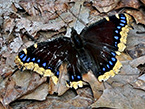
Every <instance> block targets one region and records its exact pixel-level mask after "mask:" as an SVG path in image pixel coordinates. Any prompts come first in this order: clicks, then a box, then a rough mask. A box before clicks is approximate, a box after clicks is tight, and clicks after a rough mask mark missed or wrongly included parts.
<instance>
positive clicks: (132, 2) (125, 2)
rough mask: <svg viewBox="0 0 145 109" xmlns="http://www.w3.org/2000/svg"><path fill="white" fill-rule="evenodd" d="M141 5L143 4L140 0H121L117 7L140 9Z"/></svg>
mask: <svg viewBox="0 0 145 109" xmlns="http://www.w3.org/2000/svg"><path fill="white" fill-rule="evenodd" d="M140 6H141V4H140V2H139V1H138V0H121V1H120V3H119V5H118V6H117V9H118V8H123V7H130V8H135V9H139V7H140Z"/></svg>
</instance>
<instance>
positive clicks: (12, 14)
mask: <svg viewBox="0 0 145 109" xmlns="http://www.w3.org/2000/svg"><path fill="white" fill-rule="evenodd" d="M84 2H86V1H85V0H84V1H81V2H79V1H77V0H75V1H72V2H69V1H63V0H62V1H56V2H54V1H51V2H50V1H49V2H48V1H45V0H41V1H27V0H20V1H19V2H18V1H17V2H14V3H11V6H12V5H13V7H9V8H10V9H8V11H7V12H6V8H5V10H4V11H1V12H3V16H2V18H3V23H2V26H1V28H2V29H3V31H1V36H0V44H1V46H0V56H1V57H0V60H1V61H0V63H1V66H0V75H1V77H0V102H1V104H0V108H4V107H5V108H9V107H11V108H16V107H25V108H76V107H80V108H97V107H110V108H120V109H125V108H126V109H132V108H134V109H138V108H140V109H143V108H144V106H145V99H144V96H145V93H144V91H145V88H144V87H145V79H144V72H143V73H142V74H141V75H140V72H141V70H140V68H138V66H140V65H142V67H143V68H144V64H145V58H144V55H145V50H144V48H145V43H144V42H145V41H144V40H145V27H144V26H142V25H138V23H141V24H145V23H144V19H145V16H144V11H142V10H139V9H141V6H142V5H143V3H144V2H141V3H140V2H139V1H138V0H130V1H127V0H121V1H120V2H119V1H118V0H112V1H97V3H96V2H94V1H88V3H90V5H89V8H88V7H87V6H88V5H87V6H86V7H85V8H86V10H85V11H86V13H89V14H90V15H89V17H88V16H86V17H85V18H87V19H86V20H85V22H87V23H88V22H89V20H92V18H93V16H94V17H96V15H95V14H94V13H93V12H95V11H97V10H94V8H91V7H95V8H96V9H98V10H99V11H100V12H105V13H107V14H109V15H110V14H111V13H114V11H115V12H118V10H119V9H120V10H122V8H124V7H125V9H124V10H123V11H125V12H127V13H129V14H131V15H132V16H133V17H134V18H135V20H136V22H137V25H135V27H134V30H132V31H131V32H130V33H129V36H128V43H127V49H126V51H125V52H126V53H128V54H129V55H130V57H128V56H127V55H124V54H122V59H121V62H122V64H123V68H122V69H121V72H120V73H119V74H118V75H116V76H115V77H113V78H110V79H109V80H108V81H107V82H105V83H102V85H100V87H99V85H96V87H95V84H93V81H95V79H94V80H93V81H92V82H91V80H89V79H88V80H86V81H88V82H89V83H90V86H91V87H94V88H92V91H91V89H90V87H89V85H87V84H86V86H85V87H84V88H82V89H78V90H77V91H73V90H69V89H68V88H66V87H64V86H65V85H64V83H65V78H67V76H66V73H67V72H66V70H65V67H64V66H62V69H60V70H61V72H62V78H63V79H62V80H60V81H59V82H60V84H59V85H58V86H55V85H53V84H52V82H51V80H50V81H49V83H48V82H47V78H42V77H40V76H39V75H38V74H36V73H34V72H32V71H24V72H21V71H17V72H16V73H15V74H13V75H11V73H12V72H13V71H14V69H15V65H14V62H13V59H14V57H15V56H16V55H17V53H18V52H19V50H20V49H22V48H21V46H23V43H24V44H25V45H27V44H26V43H28V42H29V40H28V39H27V38H26V36H27V35H26V34H25V33H28V34H29V35H31V36H32V37H34V39H37V40H38V41H39V40H41V35H44V34H42V33H45V32H46V33H47V34H48V33H50V32H51V33H53V34H51V35H49V37H47V34H45V35H46V37H47V38H50V37H53V36H54V35H59V33H61V34H62V33H65V31H66V30H64V28H67V26H68V24H69V25H70V26H77V25H75V24H73V23H75V22H76V21H77V20H78V19H76V20H75V17H74V16H73V15H71V13H69V11H68V10H69V9H73V10H74V9H75V8H74V7H73V6H76V7H77V9H79V8H80V7H79V4H82V3H84ZM67 4H69V5H70V7H69V5H67ZM74 4H78V5H74ZM84 6H85V5H84ZM126 7H129V8H126ZM85 8H84V9H85ZM132 8H133V9H132ZM12 9H13V10H12ZM84 9H83V10H84ZM90 9H91V10H90ZM0 10H1V9H0ZM55 11H57V12H58V14H59V15H60V16H62V17H63V19H64V20H65V22H64V21H62V19H60V16H58V15H57V14H56V13H55ZM85 11H84V12H83V11H82V12H83V13H85ZM73 12H74V13H75V11H73ZM96 14H97V15H99V13H98V12H97V13H96ZM75 15H76V16H77V15H78V16H79V15H80V19H82V20H84V19H83V14H82V16H81V10H80V12H79V10H78V11H77V13H75ZM79 28H80V27H79ZM79 28H78V27H76V29H79ZM78 31H79V30H78ZM24 34H25V35H24ZM38 34H39V35H40V36H39V35H38ZM5 36H8V37H5ZM44 39H45V38H44ZM30 44H32V43H31V42H30ZM4 75H5V76H4ZM90 75H91V74H90ZM86 76H87V77H86V78H89V77H88V75H86ZM98 88H100V90H102V91H103V93H102V92H100V93H99V95H96V96H99V98H98V99H97V100H94V98H93V95H92V92H93V91H94V92H95V91H98V90H99V89H98ZM55 92H57V94H56V93H55ZM51 94H53V95H51ZM97 94H98V93H97ZM57 95H59V96H57ZM32 99H33V100H35V101H33V102H32V101H31V100H32ZM18 100H20V101H18ZM25 100H29V101H25ZM40 101H41V102H40Z"/></svg>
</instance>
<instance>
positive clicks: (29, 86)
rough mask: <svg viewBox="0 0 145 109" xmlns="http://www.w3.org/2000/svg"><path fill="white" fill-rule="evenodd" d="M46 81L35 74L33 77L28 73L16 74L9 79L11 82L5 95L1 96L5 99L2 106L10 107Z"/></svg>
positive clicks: (8, 83)
mask: <svg viewBox="0 0 145 109" xmlns="http://www.w3.org/2000/svg"><path fill="white" fill-rule="evenodd" d="M45 81H46V78H40V77H39V76H38V75H37V74H35V73H33V74H32V75H31V74H30V73H29V72H28V71H27V72H26V71H24V72H17V73H15V74H14V75H13V76H12V77H11V78H10V79H9V81H7V85H6V88H5V94H4V95H1V96H2V97H3V98H2V104H3V105H4V106H6V105H8V104H9V103H11V102H12V101H14V100H16V99H18V98H19V97H21V96H22V95H24V94H26V93H29V92H30V91H32V90H34V89H36V88H37V87H38V86H39V85H40V84H42V83H43V82H45Z"/></svg>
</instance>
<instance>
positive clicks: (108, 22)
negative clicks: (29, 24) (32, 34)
mask: <svg viewBox="0 0 145 109" xmlns="http://www.w3.org/2000/svg"><path fill="white" fill-rule="evenodd" d="M132 22H133V18H132V17H131V16H130V15H128V14H126V13H124V14H116V15H113V16H109V17H106V18H103V19H102V20H100V21H98V22H96V23H94V24H91V25H90V26H88V27H85V28H84V29H83V30H82V32H81V33H80V34H78V33H77V32H76V30H75V29H73V28H72V32H71V37H65V36H61V37H58V38H52V39H49V40H48V41H45V42H40V43H35V44H34V45H32V46H30V47H28V48H26V49H23V50H22V51H20V52H19V54H18V55H17V56H16V59H15V63H16V65H17V66H18V68H23V70H26V69H28V70H33V71H35V72H37V73H38V74H40V75H42V76H44V77H49V78H52V80H53V82H54V83H55V84H57V82H58V77H59V73H60V72H59V67H60V66H61V65H62V64H63V63H64V62H65V63H67V74H68V76H69V80H67V81H66V86H67V87H70V88H74V89H77V88H79V87H83V75H84V74H86V73H87V72H88V71H92V72H93V74H94V76H95V77H96V78H97V79H98V80H99V81H106V80H107V79H108V78H109V77H113V76H114V75H115V74H117V73H118V72H119V70H120V68H121V67H122V64H121V63H120V62H119V60H118V59H117V58H116V56H117V55H120V53H121V52H123V51H124V49H125V48H126V41H127V35H128V32H129V30H130V29H131V27H132Z"/></svg>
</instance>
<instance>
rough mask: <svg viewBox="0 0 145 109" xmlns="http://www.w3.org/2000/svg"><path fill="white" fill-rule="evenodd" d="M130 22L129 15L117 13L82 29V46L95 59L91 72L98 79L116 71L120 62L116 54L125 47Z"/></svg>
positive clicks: (103, 78)
mask: <svg viewBox="0 0 145 109" xmlns="http://www.w3.org/2000/svg"><path fill="white" fill-rule="evenodd" d="M131 23H132V18H131V16H129V15H128V14H119V15H114V16H110V17H108V18H104V19H102V20H100V21H99V22H97V23H94V24H93V25H91V26H89V27H87V28H85V29H84V30H83V31H82V33H81V37H82V39H83V40H84V42H85V44H84V48H85V50H86V51H88V52H89V54H90V56H91V57H92V58H93V60H95V64H94V65H93V66H92V67H95V69H93V72H94V74H95V75H96V76H97V77H98V79H99V80H100V81H102V80H106V79H108V78H109V77H110V76H114V75H115V74H116V73H118V71H119V68H120V67H121V63H120V62H119V61H118V60H117V59H116V54H118V55H119V54H120V52H122V51H123V50H124V49H125V47H126V46H125V44H126V38H127V33H128V31H129V29H130V25H131Z"/></svg>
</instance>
